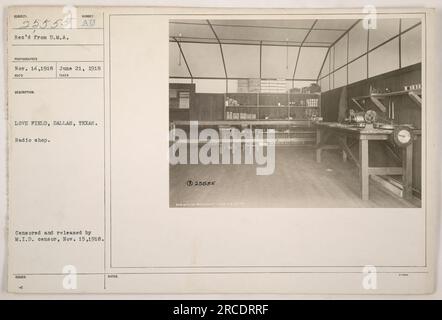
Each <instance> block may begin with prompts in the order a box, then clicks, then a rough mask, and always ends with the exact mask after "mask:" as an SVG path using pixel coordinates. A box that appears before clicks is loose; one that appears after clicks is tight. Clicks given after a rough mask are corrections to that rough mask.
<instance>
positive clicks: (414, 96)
mask: <svg viewBox="0 0 442 320" xmlns="http://www.w3.org/2000/svg"><path fill="white" fill-rule="evenodd" d="M402 95H408V96H409V97H410V99H411V100H412V101H413V102H414V103H416V105H418V106H419V107H421V106H422V98H421V95H422V90H421V89H418V90H404V91H395V92H386V93H372V94H370V95H368V96H359V97H353V98H351V100H352V101H353V102H354V103H355V104H356V105H357V106H358V107H359V108H360V109H361V110H364V108H363V107H362V106H361V104H360V103H359V101H360V100H366V99H370V100H371V101H372V102H373V103H374V104H375V105H376V107H378V108H379V110H381V111H382V112H386V111H387V108H386V107H385V105H384V104H383V102H382V101H381V100H382V99H385V98H391V97H396V96H402ZM364 111H365V110H364Z"/></svg>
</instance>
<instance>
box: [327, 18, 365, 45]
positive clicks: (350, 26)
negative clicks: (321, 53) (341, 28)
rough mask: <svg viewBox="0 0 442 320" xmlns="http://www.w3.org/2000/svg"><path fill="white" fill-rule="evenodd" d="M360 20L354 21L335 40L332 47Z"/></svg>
mask: <svg viewBox="0 0 442 320" xmlns="http://www.w3.org/2000/svg"><path fill="white" fill-rule="evenodd" d="M359 21H361V19H358V20H356V22H355V23H353V24H352V25H351V26H350V27H349V28H348V29H347V30H345V32H344V33H343V34H341V35H340V36H339V37H338V39H336V40H335V41H333V43H332V44H331V45H330V47H333V46H334V45H335V44H336V43H338V41H339V40H341V39H342V38H344V36H345V35H346V34H347V33H349V32H350V31H351V29H353V28H354V27H355V26H356V25H357V24H358V23H359Z"/></svg>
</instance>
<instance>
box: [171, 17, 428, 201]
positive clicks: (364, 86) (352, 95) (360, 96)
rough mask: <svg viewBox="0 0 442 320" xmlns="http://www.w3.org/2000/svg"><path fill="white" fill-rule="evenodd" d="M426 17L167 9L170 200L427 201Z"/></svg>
mask: <svg viewBox="0 0 442 320" xmlns="http://www.w3.org/2000/svg"><path fill="white" fill-rule="evenodd" d="M422 72H423V70H422V21H421V19H414V18H388V17H385V16H384V17H382V18H378V17H372V18H371V17H369V16H368V17H367V18H364V19H344V18H337V19H321V17H320V16H319V17H318V18H317V19H295V18H294V19H284V20H278V19H262V20H252V19H250V20H243V19H242V20H240V19H231V20H222V19H208V20H207V19H206V20H203V19H201V20H194V19H173V20H169V184H170V190H169V206H170V207H178V208H183V207H249V208H269V207H278V208H420V207H421V200H422V198H423V191H422V181H421V177H422V170H423V168H422V165H421V163H422V157H425V154H424V153H423V150H425V148H423V147H422V139H421V136H422V134H423V132H422V127H423V126H422V113H423V112H425V110H422V99H423V93H424V92H425V87H424V86H423V81H422Z"/></svg>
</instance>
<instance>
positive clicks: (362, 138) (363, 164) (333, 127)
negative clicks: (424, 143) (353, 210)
mask: <svg viewBox="0 0 442 320" xmlns="http://www.w3.org/2000/svg"><path fill="white" fill-rule="evenodd" d="M313 125H314V126H315V127H316V161H317V162H321V153H322V150H326V149H339V150H342V157H343V161H347V158H350V159H351V160H353V161H354V163H355V164H356V165H357V166H358V168H359V178H360V182H361V197H362V199H363V200H368V199H369V177H370V175H402V182H403V197H404V198H405V199H411V198H412V179H413V178H412V165H413V143H411V144H409V145H408V146H407V147H405V148H402V165H401V166H397V167H370V166H369V163H368V153H369V148H368V142H369V141H370V140H375V141H384V142H387V140H390V139H391V136H392V134H393V130H389V129H376V128H371V129H365V128H358V127H355V126H352V125H347V124H341V123H337V122H315V123H313ZM417 133H419V132H417ZM331 135H334V136H337V137H338V141H339V142H338V144H337V145H336V144H327V140H328V138H329V137H330V136H331ZM348 138H353V139H355V140H357V141H358V143H359V156H358V157H355V155H353V153H352V151H351V149H350V147H349V145H348Z"/></svg>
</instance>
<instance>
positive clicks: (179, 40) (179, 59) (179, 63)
mask: <svg viewBox="0 0 442 320" xmlns="http://www.w3.org/2000/svg"><path fill="white" fill-rule="evenodd" d="M181 36H182V34H181V33H180V34H178V42H181ZM181 55H182V53H181V50H180V53H179V56H178V65H179V66H180V67H181Z"/></svg>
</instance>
